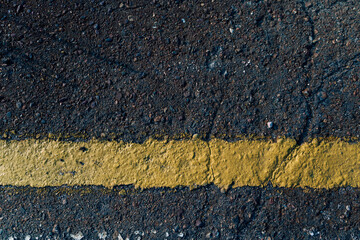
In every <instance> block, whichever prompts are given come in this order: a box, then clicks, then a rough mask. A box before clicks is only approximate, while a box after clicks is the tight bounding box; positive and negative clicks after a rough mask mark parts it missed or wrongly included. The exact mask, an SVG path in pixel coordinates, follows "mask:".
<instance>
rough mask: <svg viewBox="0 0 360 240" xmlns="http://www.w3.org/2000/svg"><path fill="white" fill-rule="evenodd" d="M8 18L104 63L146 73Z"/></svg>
mask: <svg viewBox="0 0 360 240" xmlns="http://www.w3.org/2000/svg"><path fill="white" fill-rule="evenodd" d="M8 20H9V21H12V22H14V23H15V24H17V25H20V26H23V27H24V28H26V29H27V30H28V31H30V32H32V33H33V34H35V35H37V34H39V35H41V36H46V37H47V38H49V39H52V40H53V41H54V42H57V43H63V44H64V45H66V46H68V47H70V48H71V49H72V50H74V49H77V50H82V51H83V52H84V53H85V54H86V55H89V56H92V57H94V58H95V59H97V60H100V61H101V62H106V63H109V64H113V65H116V66H120V67H122V68H123V69H124V70H127V71H129V72H132V73H135V74H139V73H140V74H146V73H143V72H141V71H139V70H136V69H134V68H132V67H131V66H130V65H129V64H126V63H124V62H120V61H117V60H115V59H110V58H109V57H106V56H102V55H100V54H98V53H96V52H95V51H90V50H88V49H86V48H81V47H78V48H76V47H75V46H74V44H73V43H71V42H70V41H67V40H66V39H61V40H59V38H56V36H55V35H51V34H47V33H46V32H39V31H37V32H36V31H34V29H33V28H31V27H30V26H29V25H27V24H26V23H23V22H20V21H18V20H16V19H14V18H8Z"/></svg>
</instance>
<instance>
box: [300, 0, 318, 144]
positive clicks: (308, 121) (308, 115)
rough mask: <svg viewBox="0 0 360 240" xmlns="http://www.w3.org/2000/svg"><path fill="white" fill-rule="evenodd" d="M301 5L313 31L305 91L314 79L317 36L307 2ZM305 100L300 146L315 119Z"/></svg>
mask: <svg viewBox="0 0 360 240" xmlns="http://www.w3.org/2000/svg"><path fill="white" fill-rule="evenodd" d="M301 5H302V9H303V11H304V12H305V15H306V17H307V18H308V23H310V29H311V32H310V36H309V41H310V44H309V45H307V46H306V48H307V49H308V52H307V54H306V55H305V61H304V63H303V68H305V69H306V71H308V72H309V73H310V77H309V78H307V77H306V78H305V87H304V89H305V88H306V87H307V86H308V85H309V82H311V81H312V79H313V73H312V67H313V63H312V61H313V57H314V49H315V45H316V42H314V41H315V37H316V36H315V27H314V21H313V19H312V17H311V15H310V13H309V11H308V8H307V7H306V5H305V1H302V2H301ZM304 99H305V105H306V120H305V125H304V127H303V129H302V132H301V134H300V135H299V138H298V140H297V143H298V145H300V144H302V143H304V142H305V141H306V140H307V138H308V136H309V131H310V127H311V123H312V121H313V119H314V115H313V110H312V107H311V104H310V102H309V100H308V99H307V98H306V97H305V96H304Z"/></svg>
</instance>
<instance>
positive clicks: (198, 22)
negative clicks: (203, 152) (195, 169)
mask: <svg viewBox="0 0 360 240" xmlns="http://www.w3.org/2000/svg"><path fill="white" fill-rule="evenodd" d="M359 19H360V2H359V1H357V0H348V1H346V0H344V1H343V0H338V1H336V0H309V1H291V0H286V1H275V0H263V1H233V0H222V1H218V0H206V1H195V0H192V1H191V0H189V1H186V0H184V1H183V0H176V1H175V0H174V1H170V0H168V1H165V0H151V1H148V0H143V1H141V0H137V1H131V0H125V1H110V0H105V1H102V0H99V1H98V0H96V1H95V0H91V1H83V0H75V1H64V0H47V1H45V0H44V1H22V0H21V1H18V0H0V133H1V134H0V138H1V139H0V140H1V141H2V143H4V144H5V143H6V144H7V143H9V142H12V143H13V142H14V141H19V142H20V141H22V140H26V139H45V140H46V139H47V138H51V137H53V136H55V138H56V139H58V140H60V141H66V142H82V141H87V140H89V139H91V138H96V139H100V140H106V141H124V142H125V143H143V142H144V141H146V140H147V139H149V138H155V139H160V140H163V139H174V140H183V139H193V138H194V136H196V138H200V139H202V140H205V141H209V140H210V139H213V138H217V139H224V140H227V141H230V142H232V141H236V140H239V139H259V138H260V139H263V140H264V139H266V141H275V139H277V138H278V137H284V138H286V139H294V140H295V141H296V144H297V145H298V146H300V145H301V144H304V143H307V142H309V141H311V140H312V139H314V138H319V139H321V138H326V139H338V140H339V141H344V142H347V143H349V142H350V143H352V144H358V139H359V135H360V79H359V77H360V21H359ZM340 145H341V144H340ZM82 151H83V152H86V151H87V149H85V148H84V149H82ZM0 154H3V153H0ZM291 154H292V152H291V151H290V152H289V153H288V155H289V156H290V155H291ZM341 154H342V153H341ZM354 156H355V157H354V159H352V160H353V161H354V162H355V163H356V164H357V162H359V161H358V160H357V159H359V155H358V154H357V155H356V154H355V155H354ZM1 157H2V159H4V158H3V155H1ZM28 158H31V156H29V157H28ZM33 160H34V161H36V159H33ZM60 160H63V159H60ZM60 160H59V161H60ZM65 160H66V159H65ZM348 160H349V159H348ZM314 161H316V159H315V160H314ZM342 161H347V160H346V159H342ZM14 162H15V161H14ZM63 162H64V160H63ZM10 163H11V161H10ZM81 163H82V162H80V163H79V164H81ZM100 163H101V159H100ZM355 163H354V169H355V168H358V165H356V164H355ZM82 165H83V164H82ZM325 165H326V164H325ZM3 166H5V165H4V164H3V163H1V164H0V170H1V171H2V173H3V172H4V171H5V170H4V169H3ZM6 166H7V165H6ZM10 166H11V164H10ZM36 167H37V168H39V169H41V168H42V165H41V163H39V165H37V166H36ZM22 171H25V172H27V169H25V170H24V169H22ZM22 171H19V172H17V171H14V176H15V177H16V178H17V179H19V180H20V182H21V179H22V175H21V174H23V172H22ZM0 174H1V173H0ZM16 174H18V175H16ZM311 174H313V173H310V175H311ZM314 174H316V173H314ZM344 174H347V173H344ZM69 185H70V186H61V187H54V186H48V187H41V188H37V187H33V186H18V185H17V186H11V184H10V185H9V186H2V187H1V190H0V236H1V238H2V239H9V240H10V239H27V240H28V239H78V240H79V239H119V240H121V239H123V240H125V239H266V240H270V239H359V238H360V229H359V227H360V225H359V224H360V221H359V217H360V215H359V214H360V205H359V194H360V192H359V189H358V188H356V187H353V186H347V187H340V188H332V189H327V190H326V189H310V188H279V187H272V186H271V185H269V186H265V187H264V186H254V187H249V186H242V187H236V188H229V189H227V190H225V189H222V188H219V187H218V186H215V185H213V184H210V185H206V186H201V187H197V188H195V189H190V188H188V187H187V186H183V187H177V188H163V187H162V186H158V187H155V188H150V189H144V190H140V189H137V188H134V187H133V186H132V185H126V186H116V187H114V188H113V189H109V188H103V187H101V186H89V185H87V186H71V184H69ZM343 185H346V182H345V183H344V184H343ZM163 186H164V185H163Z"/></svg>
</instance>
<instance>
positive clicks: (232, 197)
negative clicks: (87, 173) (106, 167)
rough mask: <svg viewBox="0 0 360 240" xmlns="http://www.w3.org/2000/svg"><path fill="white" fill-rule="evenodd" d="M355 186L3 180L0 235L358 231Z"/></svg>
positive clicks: (315, 235)
mask: <svg viewBox="0 0 360 240" xmlns="http://www.w3.org/2000/svg"><path fill="white" fill-rule="evenodd" d="M119 193H120V194H119ZM122 194H126V195H122ZM359 194H360V191H359V189H353V188H346V189H345V188H341V189H337V190H330V191H322V190H321V191H317V192H315V191H313V190H301V189H295V190H291V189H281V188H272V187H267V188H250V187H246V188H237V189H231V190H229V191H228V192H225V193H221V192H220V190H219V189H218V188H216V187H214V186H208V187H204V188H199V189H195V190H192V191H189V190H188V189H186V188H179V189H175V190H169V189H156V190H155V189H152V190H145V191H143V192H139V191H136V190H134V189H133V188H131V187H119V188H116V189H114V190H113V191H110V190H105V189H101V188H96V187H86V188H82V189H78V188H67V187H61V188H46V189H34V188H27V187H26V188H11V187H2V188H1V191H0V202H1V209H0V210H1V218H0V225H1V227H0V228H1V229H0V236H1V238H2V239H8V238H9V237H14V238H15V237H16V238H17V239H24V238H25V237H26V236H30V237H31V239H35V238H36V237H40V239H46V238H47V237H48V238H51V239H75V237H74V236H76V235H77V234H78V233H79V232H81V234H82V235H83V236H84V238H83V239H101V238H100V236H105V235H106V236H107V238H106V239H119V238H118V236H119V234H120V235H121V237H122V238H123V239H125V238H126V237H129V239H267V240H269V239H358V238H357V237H358V236H359V234H360V230H359V227H360V225H359V221H358V220H359V218H360V204H359ZM99 234H100V235H99ZM40 235H41V236H40ZM71 235H72V236H73V237H72V236H71ZM102 239H104V238H102Z"/></svg>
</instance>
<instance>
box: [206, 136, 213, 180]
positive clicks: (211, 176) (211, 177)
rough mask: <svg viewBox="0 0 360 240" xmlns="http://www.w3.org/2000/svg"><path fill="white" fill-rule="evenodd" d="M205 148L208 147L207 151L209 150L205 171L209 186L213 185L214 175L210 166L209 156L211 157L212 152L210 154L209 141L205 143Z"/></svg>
mask: <svg viewBox="0 0 360 240" xmlns="http://www.w3.org/2000/svg"><path fill="white" fill-rule="evenodd" d="M205 142H206V144H207V146H208V149H209V158H208V159H207V160H208V161H207V171H208V174H206V175H207V176H210V179H209V184H211V183H215V175H214V169H213V168H212V165H211V155H212V152H211V147H210V141H205Z"/></svg>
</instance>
